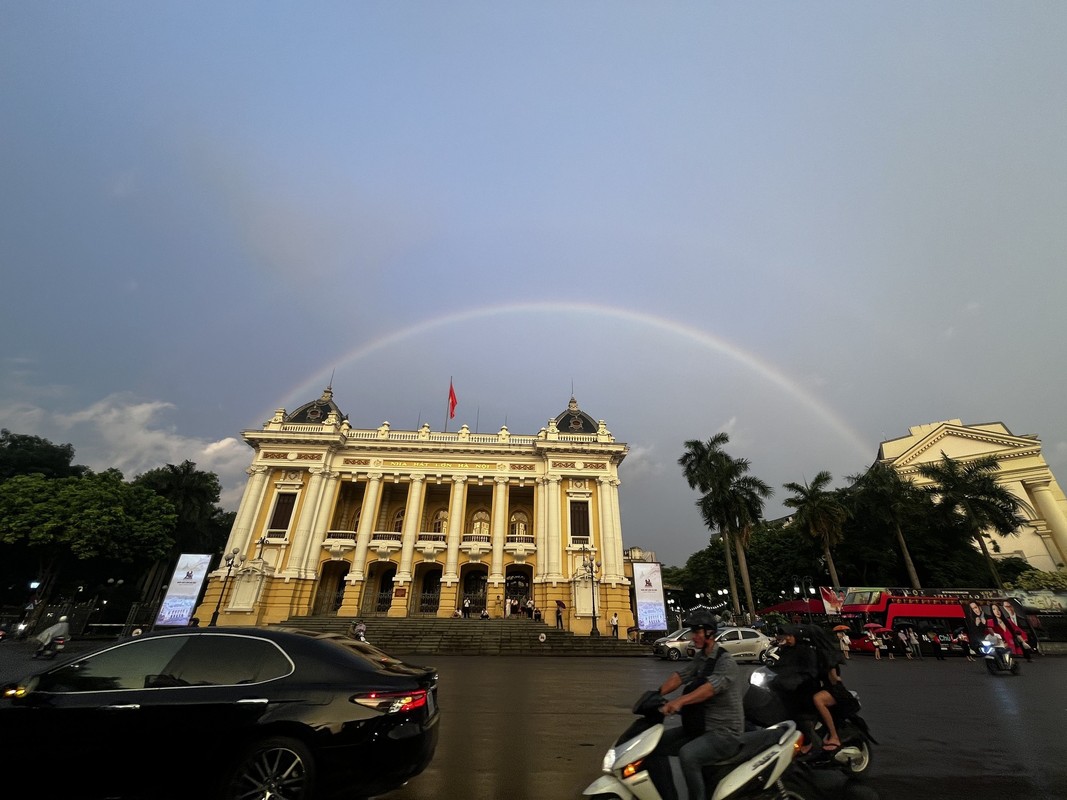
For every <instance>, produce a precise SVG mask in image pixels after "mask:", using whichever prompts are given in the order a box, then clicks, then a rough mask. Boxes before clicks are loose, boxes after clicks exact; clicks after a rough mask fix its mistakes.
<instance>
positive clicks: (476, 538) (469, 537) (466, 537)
mask: <svg viewBox="0 0 1067 800" xmlns="http://www.w3.org/2000/svg"><path fill="white" fill-rule="evenodd" d="M491 541H492V537H491V536H488V535H486V534H481V533H465V534H463V542H464V544H468V543H473V542H480V543H484V544H489V542H491Z"/></svg>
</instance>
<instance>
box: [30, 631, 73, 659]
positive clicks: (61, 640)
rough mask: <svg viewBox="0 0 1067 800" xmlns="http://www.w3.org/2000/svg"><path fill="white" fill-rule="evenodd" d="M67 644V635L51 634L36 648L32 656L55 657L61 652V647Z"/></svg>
mask: <svg viewBox="0 0 1067 800" xmlns="http://www.w3.org/2000/svg"><path fill="white" fill-rule="evenodd" d="M66 646H67V637H65V636H53V637H52V638H51V639H49V640H48V641H47V642H45V643H44V644H42V645H41V646H40V647H38V648H37V652H36V653H34V654H33V657H34V658H55V657H56V656H57V655H59V654H60V653H62V652H63V649H64V648H65V647H66Z"/></svg>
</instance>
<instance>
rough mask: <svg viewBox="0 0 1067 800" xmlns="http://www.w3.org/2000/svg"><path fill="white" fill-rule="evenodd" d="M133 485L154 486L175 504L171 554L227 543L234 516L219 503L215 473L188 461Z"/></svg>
mask: <svg viewBox="0 0 1067 800" xmlns="http://www.w3.org/2000/svg"><path fill="white" fill-rule="evenodd" d="M133 484H134V486H139V487H143V488H146V489H150V490H151V491H153V492H154V493H155V494H157V495H159V496H160V497H163V498H165V499H166V500H167V501H168V502H169V503H170V504H171V505H172V506H173V507H174V510H175V514H176V519H175V527H174V546H173V547H172V551H171V554H170V555H171V556H177V555H178V554H179V553H183V552H185V553H214V552H217V551H219V550H221V549H222V548H223V547H224V546H225V544H226V537H227V536H228V535H229V530H230V526H231V525H232V524H233V516H234V515H231V514H228V513H226V512H223V511H222V510H221V509H220V508H218V507H217V506H216V505H215V504H216V503H218V501H219V494H220V492H221V486H220V484H219V479H218V476H217V475H215V473H213V472H203V471H201V470H198V469H197V468H196V464H195V463H193V462H192V461H188V460H186V461H183V462H182V463H181V464H178V465H174V464H167V465H166V466H165V467H159V468H158V469H152V470H149V471H148V472H145V473H143V474H142V475H139V476H137V477H136V478H135V479H134V480H133Z"/></svg>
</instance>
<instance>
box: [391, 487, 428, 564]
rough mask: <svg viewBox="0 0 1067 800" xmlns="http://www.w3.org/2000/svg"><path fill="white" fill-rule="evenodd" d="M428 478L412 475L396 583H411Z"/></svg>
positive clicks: (405, 510) (405, 509)
mask: <svg viewBox="0 0 1067 800" xmlns="http://www.w3.org/2000/svg"><path fill="white" fill-rule="evenodd" d="M425 486H426V476H424V475H412V476H411V485H410V490H409V491H408V502H407V505H406V506H405V507H404V532H403V533H402V534H401V547H400V568H399V569H398V570H397V571H396V580H395V582H396V583H410V582H411V559H412V556H413V554H414V552H415V540H416V539H417V538H418V536H419V528H420V527H422V495H423V490H424V489H425Z"/></svg>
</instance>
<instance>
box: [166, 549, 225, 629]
mask: <svg viewBox="0 0 1067 800" xmlns="http://www.w3.org/2000/svg"><path fill="white" fill-rule="evenodd" d="M210 567H211V556H210V555H204V554H202V553H182V554H181V555H180V556H179V557H178V566H177V567H175V568H174V575H173V576H172V577H171V579H170V583H169V584H168V585H167V596H166V597H164V598H163V604H162V605H161V606H160V607H159V615H158V616H157V617H156V622H155V624H156V625H158V626H172V625H173V626H180V625H188V624H189V620H191V619H192V618H193V612H194V611H195V610H196V600H197V598H198V597H200V587H201V586H203V585H204V579H205V578H207V573H208V570H209V569H210Z"/></svg>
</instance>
